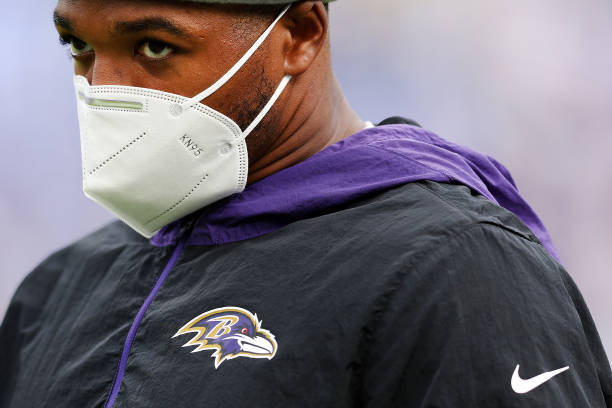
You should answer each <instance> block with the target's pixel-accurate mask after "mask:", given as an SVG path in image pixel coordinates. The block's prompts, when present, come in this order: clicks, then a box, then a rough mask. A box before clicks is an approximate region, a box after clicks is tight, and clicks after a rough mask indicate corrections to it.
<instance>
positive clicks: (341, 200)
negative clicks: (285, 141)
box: [151, 124, 559, 260]
mask: <svg viewBox="0 0 612 408" xmlns="http://www.w3.org/2000/svg"><path fill="white" fill-rule="evenodd" d="M422 180H430V181H436V182H443V183H444V182H447V183H460V184H463V185H465V186H467V187H469V188H471V189H472V190H474V191H476V192H478V193H480V194H481V195H483V196H485V197H486V198H488V199H489V200H491V201H493V202H494V203H496V204H498V205H500V206H502V207H504V208H506V209H507V210H509V211H511V212H512V213H514V214H515V215H516V216H517V217H518V218H519V219H520V220H521V221H522V222H523V223H524V224H525V225H527V226H528V227H529V228H530V229H531V231H532V232H533V233H534V235H535V236H536V237H538V239H539V240H540V242H541V243H542V245H544V247H545V248H546V249H547V250H548V251H549V253H550V254H551V255H552V256H553V257H554V258H555V259H557V260H559V257H558V255H557V251H556V249H555V247H554V245H553V243H552V241H551V239H550V236H549V234H548V232H547V231H546V228H545V227H544V225H543V224H542V222H541V220H540V219H539V218H538V216H537V215H536V213H535V212H534V211H533V210H532V209H531V207H530V206H529V205H528V204H527V202H525V200H523V198H522V197H521V196H520V194H519V192H518V189H517V187H516V184H515V183H514V180H513V179H512V176H511V175H510V172H509V171H508V170H507V169H506V168H505V167H504V166H503V165H502V164H500V163H499V162H498V161H496V160H495V159H493V158H492V157H490V156H488V155H485V154H481V153H478V152H476V151H473V150H471V149H469V148H467V147H464V146H460V145H457V144H455V143H451V142H448V141H446V140H444V139H442V138H440V137H438V136H436V135H435V134H433V133H431V132H429V131H427V130H425V129H422V128H420V127H417V126H409V125H403V124H402V125H384V126H378V127H373V128H369V129H365V130H363V131H361V132H358V133H356V134H354V135H352V136H349V137H347V138H346V139H344V140H342V141H340V142H338V143H336V144H334V145H331V146H329V147H327V148H326V149H324V150H322V151H320V152H318V153H317V154H315V155H313V156H311V157H310V158H308V159H307V160H305V161H303V162H301V163H298V164H296V165H294V166H292V167H289V168H286V169H283V170H281V171H279V172H277V173H274V174H272V175H270V176H268V177H267V178H265V179H262V180H260V181H258V182H256V183H254V184H251V185H249V186H247V188H246V189H245V190H244V191H243V192H242V193H240V194H235V195H233V196H230V197H228V198H226V199H224V200H221V201H219V202H217V203H214V204H213V205H210V206H208V207H206V208H203V209H201V210H200V211H198V212H197V213H195V214H194V215H193V216H195V217H197V218H196V220H195V224H194V226H193V230H192V233H191V235H190V236H189V238H188V240H187V242H186V244H187V245H218V244H226V243H231V242H236V241H242V240H245V239H249V238H254V237H257V236H260V235H264V234H267V233H270V232H273V231H275V230H277V229H279V228H282V227H284V226H286V225H288V224H290V223H292V222H295V221H298V220H301V219H306V218H311V217H316V216H319V215H323V214H325V213H329V212H333V211H334V210H335V209H337V208H338V207H340V206H342V205H344V204H348V203H350V202H351V201H354V200H358V199H360V198H364V197H366V196H368V195H372V194H376V193H380V192H383V191H384V190H387V189H390V188H393V187H398V186H400V185H403V184H406V183H411V182H415V181H422ZM193 216H192V217H193ZM187 218H190V217H186V218H184V219H182V220H179V221H176V222H174V223H172V224H169V225H167V226H166V227H164V228H162V229H161V230H160V231H159V232H158V233H157V234H156V235H155V236H154V237H153V238H151V243H152V244H153V245H156V246H166V245H173V244H176V242H177V240H178V238H179V235H180V234H181V231H182V228H183V225H184V224H185V220H186V219H187Z"/></svg>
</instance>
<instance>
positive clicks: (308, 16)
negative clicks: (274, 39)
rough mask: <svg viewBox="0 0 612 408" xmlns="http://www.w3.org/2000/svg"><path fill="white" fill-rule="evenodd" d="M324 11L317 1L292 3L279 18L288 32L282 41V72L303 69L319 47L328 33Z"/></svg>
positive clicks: (297, 73)
mask: <svg viewBox="0 0 612 408" xmlns="http://www.w3.org/2000/svg"><path fill="white" fill-rule="evenodd" d="M327 23H328V20H327V11H326V10H325V6H324V5H323V3H322V2H321V1H305V2H299V3H296V4H294V5H293V6H292V7H291V8H290V9H289V10H288V11H287V14H286V15H285V17H284V18H283V25H284V27H285V28H286V29H287V32H288V36H287V37H286V40H287V41H286V44H285V73H286V74H289V75H299V74H301V73H303V72H304V71H306V70H307V69H308V68H309V67H310V66H311V65H312V63H313V61H314V60H315V59H316V57H317V55H318V54H319V52H320V51H321V48H323V46H324V44H325V42H326V40H327V35H328V31H327V30H328V25H327Z"/></svg>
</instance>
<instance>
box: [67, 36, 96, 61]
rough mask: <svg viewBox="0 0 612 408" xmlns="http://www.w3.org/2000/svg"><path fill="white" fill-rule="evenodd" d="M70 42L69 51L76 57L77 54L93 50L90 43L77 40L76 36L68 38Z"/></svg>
mask: <svg viewBox="0 0 612 408" xmlns="http://www.w3.org/2000/svg"><path fill="white" fill-rule="evenodd" d="M69 42H70V52H71V53H72V56H73V57H78V56H79V55H83V54H85V53H88V52H90V51H92V50H93V48H92V47H91V45H89V44H87V43H86V42H85V41H82V40H79V39H78V38H76V37H72V38H70V40H69Z"/></svg>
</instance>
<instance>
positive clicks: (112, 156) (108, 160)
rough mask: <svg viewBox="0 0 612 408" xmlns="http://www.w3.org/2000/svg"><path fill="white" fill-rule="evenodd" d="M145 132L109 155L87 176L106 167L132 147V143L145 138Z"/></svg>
mask: <svg viewBox="0 0 612 408" xmlns="http://www.w3.org/2000/svg"><path fill="white" fill-rule="evenodd" d="M146 134H147V132H143V133H142V134H141V135H140V136H138V137H137V138H136V139H134V140H132V141H131V142H130V143H128V144H126V145H125V146H123V147H122V148H121V149H120V150H118V151H116V152H115V153H114V154H113V155H111V156H110V157H108V158H107V159H106V160H104V161H103V162H102V163H100V164H98V165H97V166H96V167H95V168H94V169H93V170H90V171H89V175H92V174H94V173H95V172H96V171H98V170H100V169H101V168H102V167H104V166H106V165H107V164H108V163H109V162H110V161H111V160H113V159H114V158H115V157H117V156H119V155H120V154H121V153H123V152H124V151H125V150H126V149H127V148H129V147H130V146H132V145H133V144H134V143H136V142H138V141H140V140H141V139H142V138H143V137H144V136H146Z"/></svg>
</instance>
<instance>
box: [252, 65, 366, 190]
mask: <svg viewBox="0 0 612 408" xmlns="http://www.w3.org/2000/svg"><path fill="white" fill-rule="evenodd" d="M325 85H327V86H325ZM325 85H324V84H321V83H320V82H315V81H312V80H309V78H300V79H299V80H296V82H295V84H293V88H294V92H292V94H293V93H300V94H301V96H302V97H301V99H299V98H298V99H297V100H293V102H291V108H292V109H284V111H293V114H292V115H291V117H289V118H283V122H284V123H285V125H284V127H283V128H281V132H280V133H278V137H277V138H275V140H274V143H273V144H272V146H270V148H269V149H266V150H267V151H266V153H264V154H263V155H262V156H260V157H258V158H256V159H254V160H253V161H252V163H251V165H250V166H249V177H248V181H247V184H252V183H254V182H256V181H259V180H261V179H263V178H265V177H267V176H269V175H271V174H273V173H276V172H278V171H280V170H282V169H284V168H287V167H290V166H293V165H295V164H297V163H299V162H302V161H304V160H306V159H307V158H309V157H310V156H312V155H314V154H315V153H318V152H320V151H321V150H323V149H325V148H326V147H327V146H330V145H332V144H334V143H336V142H339V141H340V140H342V139H344V138H346V137H348V136H350V135H352V134H354V133H356V132H358V131H360V130H362V129H364V128H365V126H366V124H365V122H363V121H362V120H361V119H359V117H358V116H357V114H356V113H355V111H353V109H352V108H351V106H350V105H349V104H348V102H347V100H346V98H345V97H344V94H343V93H342V89H341V88H340V84H339V83H338V81H337V80H336V78H335V77H334V75H333V73H331V72H330V73H329V75H328V83H327V84H325ZM317 89H318V90H319V92H317V91H316V90H317ZM313 94H314V95H313ZM281 99H283V98H281ZM279 102H280V103H283V102H281V101H280V100H279ZM287 108H289V106H287ZM270 127H273V126H270ZM266 128H268V126H265V127H264V131H265V130H267V129H266Z"/></svg>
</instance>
